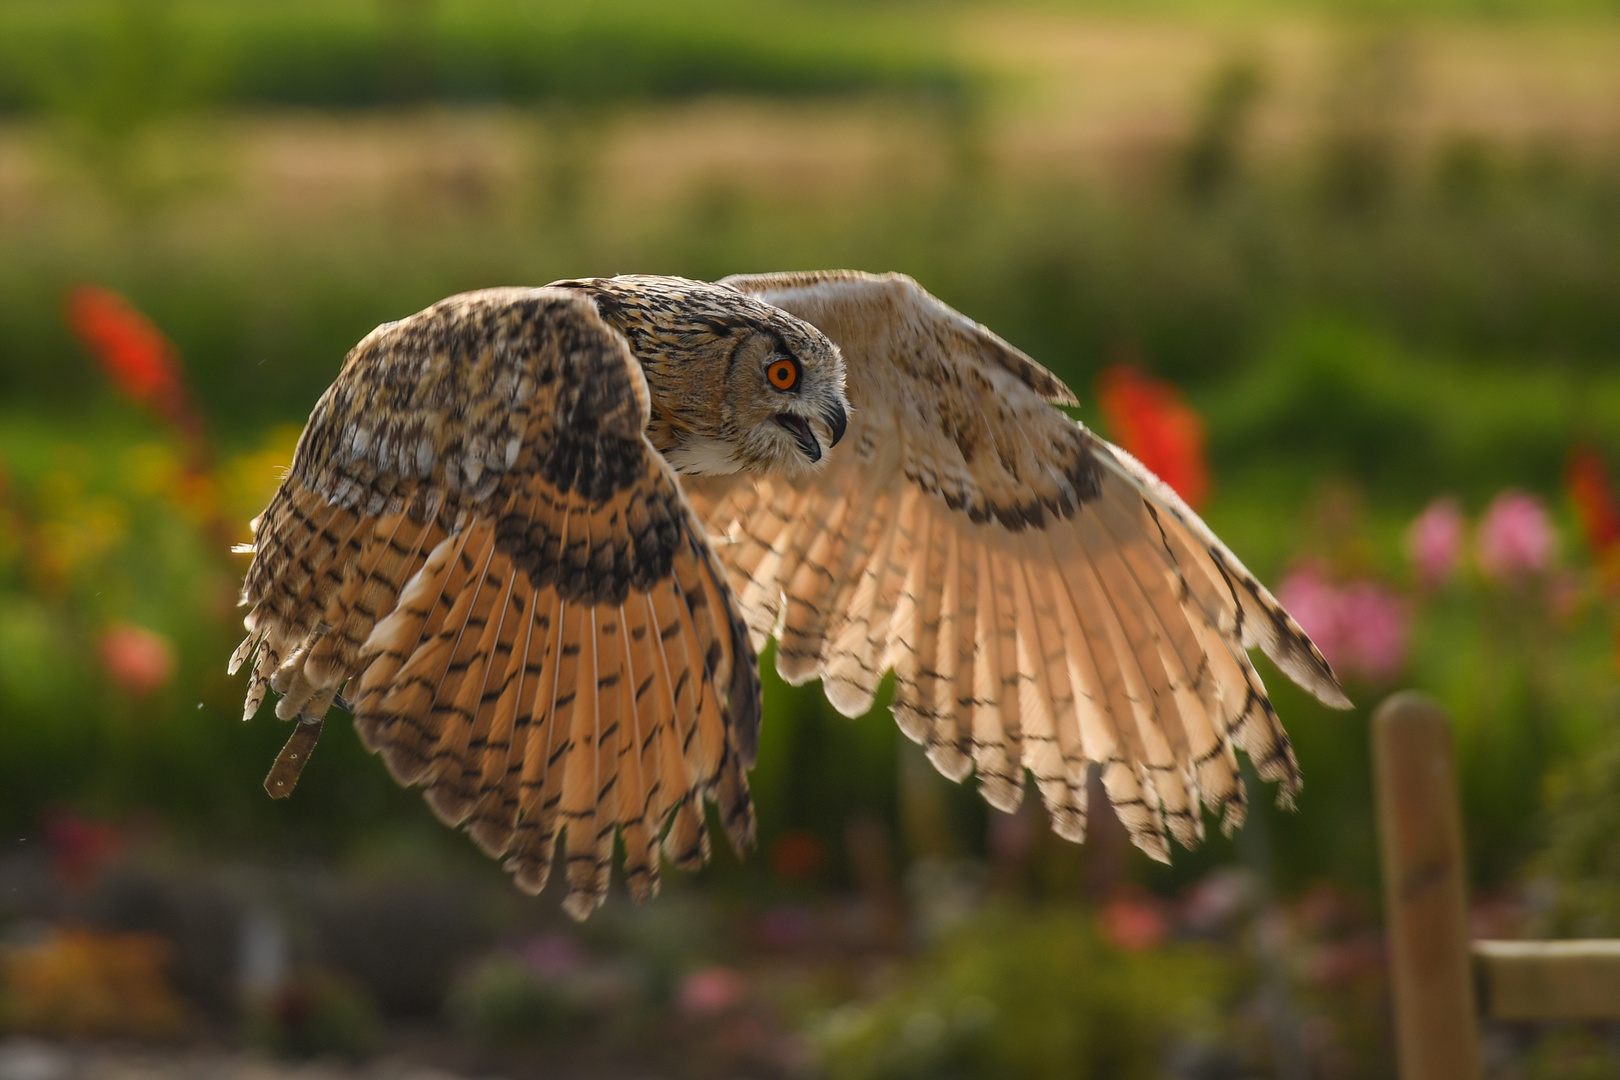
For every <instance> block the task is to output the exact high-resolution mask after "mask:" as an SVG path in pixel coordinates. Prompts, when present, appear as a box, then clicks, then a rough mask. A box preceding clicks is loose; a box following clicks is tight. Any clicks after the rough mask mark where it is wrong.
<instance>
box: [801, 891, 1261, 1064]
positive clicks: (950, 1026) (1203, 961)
mask: <svg viewBox="0 0 1620 1080" xmlns="http://www.w3.org/2000/svg"><path fill="white" fill-rule="evenodd" d="M1236 980H1237V976H1236V973H1235V971H1234V969H1233V968H1232V967H1231V965H1230V964H1229V963H1228V962H1227V961H1225V960H1223V959H1222V958H1221V956H1220V955H1218V954H1217V953H1215V952H1214V951H1212V950H1208V949H1205V948H1201V947H1197V946H1172V947H1168V948H1164V949H1160V950H1155V951H1152V952H1149V953H1137V954H1128V953H1121V952H1119V951H1118V950H1117V949H1115V948H1113V947H1112V946H1109V945H1107V944H1105V943H1103V942H1102V941H1101V940H1099V939H1098V937H1097V936H1096V934H1095V932H1094V930H1093V929H1092V917H1091V915H1090V914H1089V913H1087V912H1084V911H1082V910H1075V909H1070V908H1052V909H1046V910H1042V911H1040V912H1030V911H1016V910H1012V909H1005V908H1003V909H994V908H992V909H987V910H986V911H985V912H983V913H981V914H980V915H978V916H976V917H975V918H974V919H973V920H972V921H971V922H970V923H968V924H966V925H964V926H962V927H960V928H959V929H958V930H956V931H955V932H953V933H952V934H950V935H949V936H948V937H947V938H946V939H945V940H944V941H942V942H941V943H940V944H939V945H938V946H936V947H935V948H934V949H932V950H931V951H930V953H929V954H928V955H927V956H926V957H925V958H924V959H923V960H921V961H920V962H919V963H917V964H915V965H913V966H912V967H910V968H909V969H908V970H907V972H906V974H905V976H904V977H903V981H902V982H901V984H900V985H899V986H898V987H896V988H895V989H894V990H892V991H890V992H889V993H887V994H885V995H883V996H882V997H880V998H878V999H877V1000H875V1001H873V1002H870V1003H857V1004H852V1005H846V1006H844V1007H842V1008H840V1009H838V1010H837V1011H835V1012H833V1013H831V1014H829V1015H828V1016H827V1017H826V1018H825V1019H824V1020H823V1022H822V1023H821V1024H820V1026H819V1030H818V1041H819V1043H820V1045H821V1048H822V1052H823V1055H824V1057H825V1060H826V1064H827V1071H828V1074H829V1075H830V1076H831V1077H833V1078H834V1080H907V1078H918V1080H921V1078H924V1077H927V1078H930V1080H970V1078H975V1077H984V1078H991V1077H1007V1076H1018V1077H1027V1078H1029V1080H1047V1078H1050V1080H1060V1078H1061V1080H1085V1078H1097V1080H1102V1078H1105V1077H1106V1078H1110V1080H1112V1078H1120V1080H1137V1078H1144V1080H1145V1078H1148V1077H1156V1076H1161V1075H1164V1073H1163V1065H1164V1056H1165V1048H1166V1046H1167V1045H1168V1044H1173V1043H1180V1044H1181V1045H1183V1046H1185V1045H1198V1044H1199V1043H1200V1042H1201V1041H1204V1040H1208V1039H1210V1038H1212V1037H1213V1036H1214V1035H1215V1034H1216V1030H1217V1022H1216V1016H1217V1012H1218V1010H1219V1008H1220V1007H1221V1005H1222V1004H1223V1003H1224V1002H1225V1000H1226V999H1227V998H1229V997H1230V996H1231V995H1232V994H1233V993H1234V992H1235V991H1236V989H1237V986H1236Z"/></svg>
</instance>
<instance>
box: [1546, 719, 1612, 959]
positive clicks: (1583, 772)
mask: <svg viewBox="0 0 1620 1080" xmlns="http://www.w3.org/2000/svg"><path fill="white" fill-rule="evenodd" d="M1549 786H1550V789H1551V790H1550V792H1549V796H1550V797H1549V799H1548V803H1549V806H1548V814H1547V821H1546V846H1545V847H1544V848H1543V850H1542V852H1541V853H1540V855H1539V856H1538V858H1537V859H1536V861H1535V863H1534V864H1533V870H1534V871H1535V872H1537V873H1539V874H1541V875H1543V876H1544V877H1545V879H1546V883H1547V884H1548V885H1550V886H1551V888H1552V889H1553V893H1552V896H1551V897H1550V900H1551V903H1550V905H1549V907H1548V910H1547V911H1545V912H1544V913H1543V919H1544V921H1545V923H1546V925H1545V930H1546V931H1547V932H1548V933H1550V934H1552V935H1554V936H1558V937H1578V938H1588V937H1592V938H1595V937H1615V936H1617V935H1620V737H1616V735H1615V733H1614V732H1613V731H1610V732H1608V733H1606V734H1605V736H1604V737H1603V738H1602V740H1601V741H1600V743H1599V745H1598V746H1597V747H1596V749H1595V750H1594V751H1593V752H1592V753H1589V754H1587V755H1585V756H1584V757H1582V758H1581V759H1579V760H1576V761H1572V762H1570V763H1569V764H1567V765H1566V766H1565V767H1564V768H1563V769H1562V770H1561V771H1559V772H1558V773H1556V774H1554V776H1553V777H1552V779H1551V781H1550V785H1549Z"/></svg>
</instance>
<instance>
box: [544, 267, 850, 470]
mask: <svg viewBox="0 0 1620 1080" xmlns="http://www.w3.org/2000/svg"><path fill="white" fill-rule="evenodd" d="M557 284H558V285H559V286H564V287H570V288H578V289H581V290H582V291H584V292H587V293H588V294H589V295H590V296H591V298H592V299H593V300H594V301H595V303H596V306H597V310H598V311H600V312H601V314H602V318H603V319H604V320H605V321H606V322H607V323H608V324H609V325H610V326H612V327H613V328H614V329H616V330H618V331H619V332H620V333H622V334H624V336H625V338H626V340H627V341H628V342H629V343H630V350H631V352H633V353H634V354H635V356H636V359H637V360H639V361H640V362H641V369H642V372H643V374H644V375H645V376H646V379H647V389H648V391H649V393H650V396H651V398H652V419H651V421H650V422H649V424H648V426H647V437H648V438H649V439H650V440H651V441H652V444H653V445H654V446H656V447H657V448H658V450H659V452H660V453H662V454H663V455H664V457H665V459H666V460H668V461H669V463H670V464H671V465H672V466H674V467H675V469H676V471H678V472H683V473H700V474H719V473H734V472H787V473H799V472H803V471H805V470H807V469H814V468H817V467H819V466H820V465H821V464H822V462H823V460H824V458H825V455H826V452H827V451H828V450H829V449H830V448H831V447H832V446H834V445H835V444H836V443H837V442H838V440H839V439H840V438H842V437H843V434H844V427H845V425H846V423H847V422H848V419H849V401H848V400H847V399H846V398H845V397H844V360H843V357H842V356H841V355H839V352H838V347H837V346H836V345H834V344H833V343H832V342H831V341H829V340H827V336H826V335H825V334H823V333H822V332H821V331H820V330H817V329H816V328H815V327H814V326H811V325H810V324H809V323H807V322H805V321H804V320H802V319H798V318H795V317H794V316H792V315H789V314H788V313H787V312H785V311H783V310H781V309H780V308H776V307H772V306H771V305H770V304H767V303H765V302H763V301H761V300H758V299H755V298H754V297H752V296H748V295H746V294H744V293H741V292H739V291H737V290H736V289H733V288H731V287H730V286H728V285H711V284H709V283H707V282H701V281H689V280H687V279H685V278H672V277H650V276H640V275H636V276H625V277H616V278H592V279H590V280H585V281H564V282H558V283H557Z"/></svg>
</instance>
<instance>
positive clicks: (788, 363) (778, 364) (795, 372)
mask: <svg viewBox="0 0 1620 1080" xmlns="http://www.w3.org/2000/svg"><path fill="white" fill-rule="evenodd" d="M765 377H766V378H767V379H769V380H771V385H772V386H774V387H776V388H777V389H778V390H791V389H793V388H794V387H795V386H797V385H798V384H799V365H798V362H797V361H794V360H777V361H775V362H773V363H772V364H771V366H770V367H768V368H766V369H765Z"/></svg>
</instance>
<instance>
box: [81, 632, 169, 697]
mask: <svg viewBox="0 0 1620 1080" xmlns="http://www.w3.org/2000/svg"><path fill="white" fill-rule="evenodd" d="M99 646H100V650H99V651H100V652H101V665H102V667H104V668H106V669H107V674H108V675H109V676H110V677H111V678H112V681H113V682H115V683H117V684H118V685H119V686H120V687H121V688H122V689H124V690H125V691H127V692H128V693H130V694H132V695H133V696H135V697H145V696H147V695H148V694H150V693H151V692H152V691H154V690H156V689H158V688H159V687H161V686H162V685H163V684H164V683H166V682H168V681H169V677H170V676H172V675H173V674H174V648H173V647H172V646H170V644H169V639H168V638H166V637H164V636H163V635H162V634H157V633H153V632H152V631H151V630H144V629H142V628H141V627H139V626H113V627H109V628H108V629H107V630H106V631H105V632H104V633H103V634H102V635H101V641H100V642H99Z"/></svg>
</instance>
